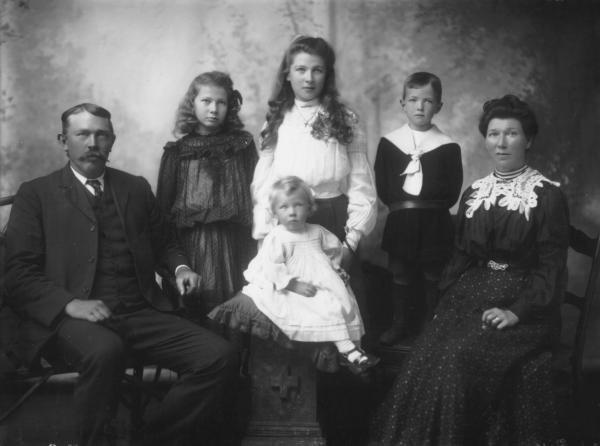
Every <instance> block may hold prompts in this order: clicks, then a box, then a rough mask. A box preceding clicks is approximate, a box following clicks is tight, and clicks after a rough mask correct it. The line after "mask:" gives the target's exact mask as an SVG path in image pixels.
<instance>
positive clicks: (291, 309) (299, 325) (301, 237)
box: [242, 224, 364, 342]
mask: <svg viewBox="0 0 600 446" xmlns="http://www.w3.org/2000/svg"><path fill="white" fill-rule="evenodd" d="M341 255H342V245H341V243H340V241H339V239H338V238H337V237H336V236H335V235H333V234H332V233H331V232H329V231H328V230H327V229H325V228H323V227H322V226H319V225H314V224H306V230H305V231H303V232H298V233H297V232H290V231H288V230H287V229H286V228H285V227H284V226H282V225H279V226H275V227H274V228H273V229H272V230H271V232H269V234H268V235H267V236H266V237H265V239H264V241H263V244H262V246H261V248H260V250H259V252H258V255H257V256H256V257H255V258H254V259H253V260H252V261H251V262H250V264H249V265H248V269H247V270H246V271H245V272H244V276H245V278H246V280H247V281H248V285H246V286H245V287H244V288H243V290H242V292H243V293H244V294H246V295H248V296H249V297H250V298H251V299H252V300H253V301H254V303H255V304H256V306H257V307H258V309H259V310H260V311H261V312H262V313H264V314H265V315H266V316H267V317H268V318H269V319H270V320H271V321H272V322H273V323H274V324H275V325H277V326H278V327H279V328H280V329H281V330H282V331H283V332H284V333H285V334H286V335H287V336H288V337H289V338H290V339H292V340H294V341H303V342H326V341H341V340H345V339H350V340H353V341H358V340H360V338H361V337H362V335H363V334H364V326H363V323H362V319H361V316H360V311H359V309H358V305H357V303H356V298H355V297H354V294H353V293H352V290H351V289H350V287H349V286H347V285H346V284H345V283H344V280H342V278H341V276H340V274H339V273H338V271H340V266H339V264H340V260H341ZM293 278H296V279H297V280H300V281H304V282H309V283H311V284H313V285H314V286H316V287H317V293H316V294H315V295H314V296H313V297H306V296H302V295H300V294H297V293H294V292H292V291H288V290H286V289H285V287H286V286H287V285H288V284H289V282H290V280H291V279H293Z"/></svg>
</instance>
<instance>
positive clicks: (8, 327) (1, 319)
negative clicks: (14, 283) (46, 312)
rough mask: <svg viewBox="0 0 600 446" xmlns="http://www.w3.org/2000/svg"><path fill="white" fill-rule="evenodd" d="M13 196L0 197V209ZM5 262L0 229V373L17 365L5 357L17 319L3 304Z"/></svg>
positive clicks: (4, 244)
mask: <svg viewBox="0 0 600 446" xmlns="http://www.w3.org/2000/svg"><path fill="white" fill-rule="evenodd" d="M13 200H14V196H12V195H11V196H8V197H0V207H2V206H9V205H11V204H12V203H13ZM5 262H6V233H5V228H3V227H2V228H0V373H6V372H11V371H13V370H14V369H15V367H16V366H17V365H18V364H17V363H16V362H15V361H13V360H12V359H9V358H8V356H7V355H6V352H7V351H8V347H9V346H10V345H11V343H12V342H13V339H14V336H15V333H16V328H17V324H18V319H17V317H16V315H15V314H14V313H13V312H12V310H10V309H9V308H8V306H7V305H6V303H5V302H4V296H5V295H6V289H5V287H4V267H5Z"/></svg>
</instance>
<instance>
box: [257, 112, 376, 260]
mask: <svg viewBox="0 0 600 446" xmlns="http://www.w3.org/2000/svg"><path fill="white" fill-rule="evenodd" d="M318 113H322V111H321V109H320V105H313V106H308V107H306V106H304V107H302V110H300V109H299V106H298V105H296V106H294V107H293V108H292V109H291V110H290V111H288V112H287V113H286V114H285V116H284V119H283V122H282V124H281V126H280V127H279V131H278V141H277V145H276V147H274V148H271V147H267V148H265V149H263V150H261V151H260V153H259V160H258V164H257V165H256V169H255V171H254V179H253V182H252V194H253V199H254V203H255V204H254V227H253V236H254V238H256V239H262V238H264V236H265V235H266V234H267V233H268V232H269V231H270V229H272V227H273V226H274V224H275V221H274V220H273V216H272V215H271V212H270V210H269V203H268V196H269V190H270V187H271V185H272V184H273V183H274V182H275V181H277V180H278V179H280V178H282V177H284V176H288V175H295V176H298V177H300V178H302V179H303V180H304V181H305V182H306V183H307V184H308V185H309V186H310V187H311V188H312V189H313V191H314V193H315V197H316V198H317V199H326V198H334V197H337V196H339V195H342V194H344V195H347V196H348V221H347V222H346V241H347V242H348V244H349V245H350V247H351V248H352V249H356V247H357V246H358V242H359V241H360V238H361V237H362V235H364V234H368V233H369V232H370V231H371V230H372V229H373V227H374V226H375V220H376V218H377V208H376V200H377V194H376V191H375V182H374V175H373V170H372V168H371V165H370V164H369V160H368V158H367V145H366V138H365V135H364V132H362V131H361V130H360V128H359V127H358V125H355V126H354V127H353V132H354V138H353V140H352V142H351V143H350V144H349V145H348V146H346V145H343V144H340V143H339V142H338V141H337V140H336V139H334V138H329V139H328V140H317V139H315V138H314V137H313V136H312V135H311V130H312V126H311V125H310V124H311V123H312V121H314V119H315V118H316V116H317V114H318Z"/></svg>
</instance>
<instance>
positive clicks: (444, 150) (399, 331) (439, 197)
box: [375, 72, 463, 345]
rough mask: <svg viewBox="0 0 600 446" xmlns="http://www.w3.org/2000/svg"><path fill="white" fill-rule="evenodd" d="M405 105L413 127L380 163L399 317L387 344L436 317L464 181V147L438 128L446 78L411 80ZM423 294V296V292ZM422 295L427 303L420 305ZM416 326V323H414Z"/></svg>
mask: <svg viewBox="0 0 600 446" xmlns="http://www.w3.org/2000/svg"><path fill="white" fill-rule="evenodd" d="M401 104H402V109H403V110H404V112H405V113H406V118H407V120H408V122H407V123H406V124H405V125H403V126H402V127H400V128H399V129H396V130H394V131H393V132H391V133H389V134H387V135H385V136H384V137H383V138H381V141H380V142H379V146H378V148H377V158H376V159H375V179H376V184H377V193H378V195H379V198H380V199H381V201H382V202H383V203H384V204H385V205H386V206H388V208H389V210H390V213H389V215H388V217H387V220H386V223H385V229H384V232H383V240H382V243H381V247H382V248H383V249H384V250H385V251H386V252H387V253H388V256H389V268H390V270H391V272H392V275H393V285H392V308H393V315H392V316H393V318H392V324H391V326H390V327H389V328H388V329H387V330H386V331H384V332H383V334H382V335H381V337H380V338H379V340H380V342H381V343H382V344H384V345H393V344H395V343H396V342H398V341H400V340H401V339H402V338H403V337H404V336H406V335H409V334H412V332H413V331H418V330H419V329H420V327H421V326H422V324H423V322H424V321H428V320H431V318H432V317H433V309H434V307H435V305H436V304H437V299H438V290H437V286H438V281H439V280H440V275H441V272H442V268H443V267H444V265H445V263H446V262H447V261H448V258H449V257H450V252H451V251H452V240H453V238H454V226H453V224H452V219H451V217H450V212H449V209H450V208H451V207H452V206H453V205H454V204H455V203H456V201H457V200H458V197H459V196H460V188H461V187H462V179H463V171H462V162H461V155H460V147H459V145H458V144H457V143H455V142H453V141H452V139H451V138H450V137H448V136H447V135H446V134H444V133H443V132H442V131H441V130H440V129H439V128H438V127H437V126H436V125H435V124H433V122H432V119H433V117H434V116H435V114H436V113H438V112H439V111H440V109H441V107H442V83H441V81H440V79H439V78H438V77H437V76H436V75H435V74H432V73H426V72H418V73H413V74H411V75H410V76H409V77H408V78H407V79H406V81H405V82H404V91H403V97H402V101H401ZM421 288H422V289H423V291H424V292H423V293H418V292H417V291H418V290H420V289H421ZM421 294H423V295H424V296H423V298H421V299H419V300H424V301H423V302H419V301H417V299H416V297H417V296H418V295H419V297H420V295H421ZM417 308H424V309H425V311H415V310H416V309H417ZM409 310H412V311H409ZM411 319H412V320H413V321H415V320H416V323H415V322H413V323H412V324H409V320H411ZM409 325H410V327H409ZM409 328H411V329H412V330H410V329H409Z"/></svg>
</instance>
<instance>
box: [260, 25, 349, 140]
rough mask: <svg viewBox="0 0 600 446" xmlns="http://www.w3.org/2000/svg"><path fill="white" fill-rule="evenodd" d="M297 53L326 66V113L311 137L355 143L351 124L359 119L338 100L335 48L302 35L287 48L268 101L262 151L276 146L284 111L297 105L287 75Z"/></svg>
mask: <svg viewBox="0 0 600 446" xmlns="http://www.w3.org/2000/svg"><path fill="white" fill-rule="evenodd" d="M298 53H307V54H311V55H314V56H319V57H320V58H321V59H323V62H324V64H325V83H324V85H323V91H322V92H321V94H320V97H319V99H320V101H321V105H322V107H323V109H324V111H325V112H324V113H319V115H318V116H317V119H315V121H314V122H313V124H312V132H311V134H312V135H313V137H315V138H316V139H322V140H323V139H327V138H329V137H333V138H335V139H337V140H338V141H339V142H340V143H342V144H349V143H350V142H352V138H353V136H354V135H353V132H352V125H353V124H354V123H355V121H356V116H355V115H354V113H353V112H351V111H350V110H349V109H348V108H347V107H346V106H345V105H344V104H342V103H341V102H340V101H339V99H338V98H339V95H340V94H339V92H338V90H337V87H336V85H335V53H334V51H333V48H331V46H330V45H329V43H327V42H326V41H325V39H322V38H321V37H309V36H299V37H297V38H295V39H294V40H293V41H292V43H291V44H290V45H289V47H288V48H287V49H286V51H285V53H284V55H283V59H282V61H281V64H280V65H279V70H278V71H277V76H276V78H275V85H274V87H273V91H272V92H271V96H270V98H269V102H268V105H269V111H268V112H267V125H266V126H265V128H264V129H263V130H262V132H261V134H260V135H261V137H262V144H261V149H264V148H265V147H267V146H271V145H275V144H276V143H277V135H278V130H279V127H280V126H281V123H282V122H283V117H284V115H285V112H287V111H288V110H290V109H291V108H292V107H293V106H294V98H295V96H294V90H293V89H292V85H291V84H290V81H288V80H287V77H288V74H289V72H290V68H291V66H292V63H293V62H294V57H295V56H296V54H298Z"/></svg>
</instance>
